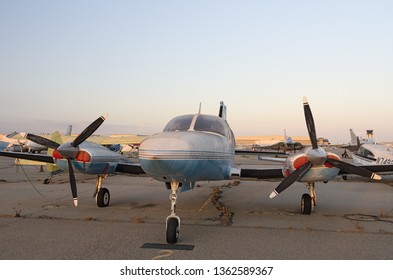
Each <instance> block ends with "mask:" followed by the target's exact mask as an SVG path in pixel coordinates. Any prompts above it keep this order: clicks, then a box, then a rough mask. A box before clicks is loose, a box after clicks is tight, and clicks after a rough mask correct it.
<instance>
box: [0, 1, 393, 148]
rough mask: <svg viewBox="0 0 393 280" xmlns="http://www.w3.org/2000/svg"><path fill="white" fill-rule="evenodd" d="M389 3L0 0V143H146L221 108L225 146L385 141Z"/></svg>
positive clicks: (392, 84)
mask: <svg viewBox="0 0 393 280" xmlns="http://www.w3.org/2000/svg"><path fill="white" fill-rule="evenodd" d="M392 15H393V1H378V0H376V1H361V0H356V1H343V0H340V1H334V0H333V1H311V0H310V1H301V0H296V1H290V0H288V1H280V0H277V1H268V0H259V1H248V0H242V1H228V0H225V1H204V0H198V1H171V0H166V1H153V0H152V1H131V0H129V1H116V0H111V1H96V0H95V1H71V0H70V1H50V0H47V1H39V0H35V1H23V0H21V1H5V0H0V96H1V101H0V102H1V103H0V104H1V110H0V133H7V132H10V131H14V130H17V131H26V132H32V133H40V132H52V131H53V130H60V131H62V132H64V131H65V129H66V126H67V125H68V124H72V125H73V126H74V132H75V133H78V132H80V131H81V130H82V129H83V128H84V126H87V125H88V124H89V123H90V122H92V121H93V120H95V119H96V118H97V117H98V116H100V115H101V114H102V113H106V112H108V113H109V119H108V120H107V121H106V122H105V123H104V124H103V125H102V127H101V128H100V129H99V130H98V133H102V134H108V133H140V134H150V133H154V132H158V131H160V130H162V128H163V127H164V126H165V124H166V122H167V121H168V120H169V119H170V118H172V117H174V116H176V115H180V114H188V113H196V112H197V111H198V108H199V103H200V102H201V103H202V112H203V113H208V114H217V113H218V106H219V102H220V101H222V100H223V101H225V103H226V105H227V106H228V122H229V123H230V125H231V127H232V129H233V131H234V133H235V135H237V136H245V135H280V134H282V133H283V130H284V129H286V131H287V134H288V135H291V136H298V135H301V136H306V135H307V130H306V125H305V121H304V114H303V108H302V98H303V96H307V97H308V99H309V102H310V105H311V109H312V111H313V114H314V119H315V122H316V126H317V135H318V137H325V138H328V139H329V140H330V141H331V142H333V143H343V142H348V141H349V129H350V128H353V129H354V130H355V132H356V133H357V134H359V135H361V136H365V130H366V129H374V133H375V138H376V140H377V141H393V124H392V121H393V109H392V105H393V16H392Z"/></svg>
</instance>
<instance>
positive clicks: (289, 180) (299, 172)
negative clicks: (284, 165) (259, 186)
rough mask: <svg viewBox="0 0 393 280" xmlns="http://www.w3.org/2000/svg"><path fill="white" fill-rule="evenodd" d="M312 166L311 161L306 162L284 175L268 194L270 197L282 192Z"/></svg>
mask: <svg viewBox="0 0 393 280" xmlns="http://www.w3.org/2000/svg"><path fill="white" fill-rule="evenodd" d="M311 166H312V163H311V162H309V161H308V162H306V163H305V164H303V165H302V166H301V167H300V168H299V169H296V170H295V171H294V172H292V173H291V174H290V175H289V176H288V177H285V178H284V180H282V181H281V183H280V184H279V185H278V186H277V188H276V189H275V190H274V191H273V192H272V193H271V194H270V196H269V197H270V198H273V197H275V196H277V195H279V194H280V193H281V192H283V191H284V190H285V189H286V188H288V187H289V186H290V185H292V184H293V183H294V182H295V181H297V180H299V179H300V178H301V177H302V176H303V175H304V174H305V173H306V172H307V171H308V170H309V169H310V168H311Z"/></svg>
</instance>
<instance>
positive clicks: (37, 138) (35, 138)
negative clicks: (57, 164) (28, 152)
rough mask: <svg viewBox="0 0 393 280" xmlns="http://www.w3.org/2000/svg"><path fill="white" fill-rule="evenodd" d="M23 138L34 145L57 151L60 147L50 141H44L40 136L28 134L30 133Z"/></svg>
mask: <svg viewBox="0 0 393 280" xmlns="http://www.w3.org/2000/svg"><path fill="white" fill-rule="evenodd" d="M23 137H25V138H26V139H28V140H30V141H33V142H34V143H37V144H40V145H43V146H45V147H47V148H51V149H54V150H55V149H57V148H58V147H59V146H60V145H59V144H58V143H56V142H54V141H52V140H49V139H46V138H44V137H42V136H38V135H34V134H30V133H26V134H24V135H23Z"/></svg>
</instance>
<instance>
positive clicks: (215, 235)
mask: <svg viewBox="0 0 393 280" xmlns="http://www.w3.org/2000/svg"><path fill="white" fill-rule="evenodd" d="M237 163H239V164H242V165H262V166H265V167H267V166H271V165H272V163H264V162H262V161H258V160H256V159H255V158H253V157H246V156H242V157H239V158H237ZM274 164H275V163H274ZM277 164H278V163H277ZM47 177H48V173H47V172H45V171H44V172H42V171H40V169H39V168H38V167H37V166H24V167H23V168H22V167H19V168H17V167H16V165H15V162H14V160H13V159H9V158H0V259H2V260H151V259H165V260H190V259H195V260H261V259H263V260H391V259H393V250H392V249H391V244H392V240H393V203H392V202H393V188H392V186H391V185H389V184H382V183H371V182H367V181H360V180H358V179H356V178H349V179H348V180H347V181H344V180H342V179H341V178H337V180H334V181H330V182H328V183H327V184H323V183H317V195H318V201H317V207H316V208H315V209H314V211H313V213H312V214H311V215H302V214H301V213H300V198H301V195H302V194H303V193H305V192H307V188H306V187H305V185H304V184H302V183H295V184H294V185H292V186H291V187H290V188H288V189H287V190H286V191H285V192H283V193H282V194H281V195H280V196H278V197H276V198H274V199H269V194H270V193H271V192H272V190H274V188H275V187H276V186H277V185H278V183H279V181H278V180H270V181H220V182H198V183H197V186H196V187H195V188H194V189H193V190H191V191H187V192H182V193H179V199H178V205H177V213H178V215H179V216H180V218H181V221H182V223H181V229H180V239H179V243H178V245H175V246H169V247H168V246H167V245H166V241H165V219H166V217H167V216H168V215H169V214H170V201H169V194H170V191H169V190H167V189H166V187H165V185H164V184H163V183H161V182H158V181H155V180H153V179H151V178H148V177H132V176H124V175H115V176H110V177H108V178H107V179H106V180H105V181H104V186H105V187H107V188H108V189H109V190H110V192H111V202H110V206H109V207H107V208H98V207H97V206H96V203H95V199H94V198H93V193H94V190H95V180H96V177H95V176H92V175H83V174H77V186H78V197H79V206H78V207H74V206H72V198H71V191H70V186H69V183H68V174H66V173H63V174H60V175H57V176H56V177H54V178H53V180H52V183H51V184H48V185H45V184H43V181H44V179H45V178H47ZM212 198H213V199H212ZM212 200H213V202H212Z"/></svg>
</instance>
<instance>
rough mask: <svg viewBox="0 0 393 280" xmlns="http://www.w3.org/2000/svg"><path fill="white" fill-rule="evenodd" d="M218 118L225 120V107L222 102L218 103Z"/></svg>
mask: <svg viewBox="0 0 393 280" xmlns="http://www.w3.org/2000/svg"><path fill="white" fill-rule="evenodd" d="M218 116H219V117H220V118H222V119H224V120H227V106H225V104H224V102H223V101H221V102H220V111H219V113H218Z"/></svg>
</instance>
